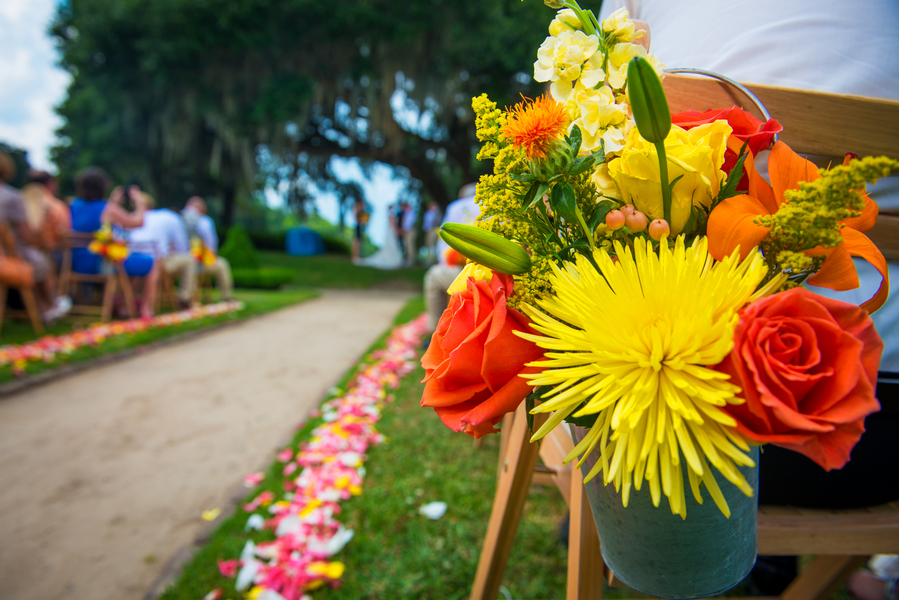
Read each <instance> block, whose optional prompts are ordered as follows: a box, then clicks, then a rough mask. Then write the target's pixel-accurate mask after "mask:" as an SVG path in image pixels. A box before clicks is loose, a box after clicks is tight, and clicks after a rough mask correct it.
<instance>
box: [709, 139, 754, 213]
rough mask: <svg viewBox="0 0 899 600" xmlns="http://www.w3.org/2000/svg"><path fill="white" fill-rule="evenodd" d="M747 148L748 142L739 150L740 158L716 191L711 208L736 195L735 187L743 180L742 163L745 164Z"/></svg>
mask: <svg viewBox="0 0 899 600" xmlns="http://www.w3.org/2000/svg"><path fill="white" fill-rule="evenodd" d="M748 147H749V142H744V143H743V147H742V148H740V157H739V158H737V163H736V164H735V165H734V168H733V169H731V172H730V175H728V176H727V179H726V180H725V181H724V185H723V186H721V189H720V190H719V191H718V197H717V198H716V199H715V203H714V204H713V205H712V208H714V207H715V206H717V205H718V203H719V202H721V201H722V200H727V199H728V198H733V197H734V196H736V195H737V186H738V185H740V180H741V179H742V178H743V163H744V162H746V156H747V154H748Z"/></svg>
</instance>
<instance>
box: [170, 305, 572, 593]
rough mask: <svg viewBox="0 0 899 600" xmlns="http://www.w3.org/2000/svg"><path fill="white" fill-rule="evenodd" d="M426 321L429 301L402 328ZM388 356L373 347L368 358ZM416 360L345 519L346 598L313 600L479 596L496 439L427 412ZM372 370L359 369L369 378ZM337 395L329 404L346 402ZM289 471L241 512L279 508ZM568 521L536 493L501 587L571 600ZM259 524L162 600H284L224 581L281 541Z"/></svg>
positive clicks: (232, 522)
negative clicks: (250, 553)
mask: <svg viewBox="0 0 899 600" xmlns="http://www.w3.org/2000/svg"><path fill="white" fill-rule="evenodd" d="M421 310H422V305H421V298H418V299H413V300H412V301H410V303H409V304H407V306H406V307H405V308H404V309H403V311H402V312H401V313H400V315H399V316H398V317H397V319H396V321H395V323H403V322H407V321H409V320H410V319H411V318H413V317H414V316H415V315H417V314H419V313H420V312H421ZM384 337H386V334H385V336H384ZM382 339H383V338H382ZM382 346H383V344H382V343H376V344H375V345H374V346H373V347H372V348H373V349H374V348H380V347H382ZM418 354H419V353H416V358H415V363H416V367H415V370H414V371H413V372H412V374H411V375H408V376H406V377H405V378H404V379H403V381H402V382H401V383H400V387H399V389H398V390H396V391H395V392H394V395H395V398H396V399H395V401H394V402H393V403H391V404H388V405H387V406H385V409H384V411H383V412H382V414H381V420H380V421H379V422H378V425H377V427H378V431H379V432H381V433H382V434H384V435H386V436H387V437H388V438H389V439H388V441H387V443H385V444H383V445H380V446H375V447H371V448H370V449H369V456H368V458H369V460H368V461H367V463H366V469H367V470H368V473H367V474H366V478H365V485H364V492H363V494H362V495H361V496H356V497H353V498H352V499H351V500H349V501H347V502H345V503H344V504H343V505H342V507H341V509H342V512H341V514H340V517H339V518H340V520H341V521H342V522H343V524H344V527H345V528H346V529H352V530H354V531H355V532H356V536H355V537H354V539H353V540H352V541H351V542H350V543H349V544H348V545H347V546H346V547H345V548H344V549H343V551H342V552H341V553H340V554H339V555H337V557H335V558H334V559H332V560H339V561H340V562H342V563H344V564H345V565H346V571H345V573H344V575H343V577H342V579H341V581H340V587H338V588H337V589H330V588H329V587H328V586H324V587H323V588H321V589H319V590H316V591H314V592H307V594H310V595H311V596H312V597H313V598H314V600H349V599H358V598H441V599H444V598H447V599H451V598H467V596H468V594H469V592H470V590H471V583H472V581H473V579H474V571H475V568H476V566H477V560H478V556H479V553H480V548H481V544H482V543H483V538H484V534H485V533H486V528H487V522H488V519H489V516H490V509H491V506H492V503H493V495H494V493H495V489H496V458H497V453H498V450H499V436H488V437H487V438H485V443H484V444H483V447H481V448H480V449H479V448H477V447H476V446H475V444H474V443H473V442H472V440H471V438H469V437H467V436H464V435H460V434H456V433H453V432H452V431H450V430H449V429H447V428H446V427H445V426H444V425H443V424H442V423H441V422H440V420H439V419H438V418H437V416H436V415H435V414H434V412H433V411H432V410H429V409H422V408H421V407H420V406H419V400H420V398H421V389H422V384H421V383H420V381H421V379H422V377H423V374H424V373H423V371H422V370H421V368H420V366H418V365H417V362H418ZM369 360H370V359H369V358H366V359H365V360H363V361H361V362H360V365H361V368H365V365H366V364H367V363H368V361H369ZM359 368H360V367H354V368H353V369H352V370H351V371H350V372H349V373H348V374H347V376H345V377H344V379H343V380H342V382H341V383H340V384H339V385H340V386H341V387H343V386H345V385H346V383H347V382H348V381H349V380H350V378H351V376H352V374H354V373H357V372H358V370H359ZM333 391H334V393H333V394H332V395H331V396H330V397H331V398H333V397H336V396H339V395H340V394H341V393H342V392H341V390H340V389H335V390H333ZM322 422H323V421H322V419H321V418H311V419H310V420H309V421H307V422H306V423H305V425H302V426H301V427H300V428H299V430H298V431H297V432H296V434H295V436H294V439H293V441H292V443H291V444H290V445H289V446H287V447H285V450H289V451H290V452H293V450H295V449H296V448H297V446H298V445H299V444H300V443H301V442H302V441H304V440H308V439H309V438H310V436H311V433H312V431H313V430H314V429H315V428H316V427H318V426H319V425H321V423H322ZM285 456H286V453H285ZM286 464H289V463H286ZM284 469H285V463H282V462H279V461H277V460H276V461H275V462H273V464H272V465H271V466H270V467H269V468H268V470H267V472H266V473H265V474H264V479H263V481H262V482H261V483H260V484H259V485H258V487H256V488H255V489H253V490H250V491H249V492H248V493H247V495H246V497H245V499H244V500H243V501H242V502H241V503H240V504H241V505H243V504H247V503H250V502H252V501H253V500H255V499H257V498H259V496H260V494H262V493H264V492H266V491H269V492H271V493H272V494H273V495H275V496H273V498H274V497H280V494H283V484H284V481H285V476H284ZM293 476H294V477H296V473H294V474H293ZM264 498H265V497H264ZM264 498H263V499H264ZM435 500H443V501H446V502H447V503H448V505H449V508H448V511H447V514H446V516H445V517H444V518H442V519H440V520H436V521H432V520H429V519H428V518H426V517H425V516H423V515H422V514H420V513H419V507H420V506H421V505H424V504H428V503H430V502H431V501H435ZM269 506H271V505H269ZM276 510H277V509H276ZM565 510H566V509H565V504H564V500H562V498H561V495H560V494H559V493H558V491H556V490H555V488H541V487H534V488H533V489H532V490H531V493H530V494H529V497H528V502H527V505H526V508H525V514H524V517H523V519H522V522H521V525H520V527H519V534H518V536H517V537H516V545H515V550H514V551H513V553H512V557H511V558H510V560H509V565H508V567H507V570H506V577H505V581H504V582H505V585H506V587H507V588H508V589H509V590H511V593H513V594H514V596H515V597H523V598H561V597H564V595H565V577H566V572H565V568H566V557H567V552H566V550H565V548H564V547H563V546H562V545H560V544H559V543H558V542H557V532H558V526H559V523H560V521H561V519H562V518H563V517H564V514H565ZM251 514H257V515H260V516H262V517H265V518H269V517H271V513H270V512H269V510H268V508H266V507H262V506H261V502H260V506H259V507H257V508H256V510H255V511H253V512H252V513H248V512H246V511H244V510H241V509H238V510H237V512H236V514H232V515H231V516H227V517H226V516H223V517H221V519H222V521H221V525H220V526H219V527H218V529H217V530H216V531H215V532H214V533H212V534H211V535H210V536H208V540H209V541H208V543H205V545H204V546H203V547H202V548H200V549H199V550H198V551H197V553H196V554H195V555H194V557H193V560H192V561H191V562H190V564H188V565H187V566H186V567H185V568H184V570H183V571H182V573H181V576H180V578H179V579H178V581H177V582H176V583H175V584H174V585H172V586H170V587H169V588H168V589H167V590H166V591H165V593H164V594H163V595H162V598H163V600H187V599H197V598H203V597H204V594H211V595H210V596H209V597H210V598H220V599H221V600H236V599H239V598H242V597H246V598H254V599H255V600H266V599H269V600H278V596H274V595H271V594H266V595H263V594H262V593H261V592H259V591H257V592H256V593H255V594H250V593H247V592H245V593H240V592H237V591H235V589H234V584H235V579H233V578H231V579H229V578H226V577H224V576H222V575H221V574H220V573H219V570H218V566H217V563H218V561H219V560H228V559H233V558H236V557H238V556H239V555H240V554H241V551H242V549H243V548H244V547H245V544H246V541H247V540H248V539H253V540H254V543H262V542H264V541H267V540H273V539H274V536H273V535H272V534H271V532H270V531H266V532H253V533H252V534H250V533H246V532H245V531H244V527H245V525H246V524H247V523H248V519H249V517H250V516H251ZM256 520H258V519H256ZM237 570H238V571H239V569H237ZM216 590H217V591H216ZM282 597H283V596H282Z"/></svg>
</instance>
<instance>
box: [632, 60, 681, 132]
mask: <svg viewBox="0 0 899 600" xmlns="http://www.w3.org/2000/svg"><path fill="white" fill-rule="evenodd" d="M627 91H628V96H629V97H630V100H631V110H633V112H634V121H636V123H637V129H638V130H639V131H640V135H641V136H643V139H645V140H646V141H647V142H649V143H651V144H659V143H662V142H664V141H665V138H666V137H668V132H669V131H671V111H669V110H668V99H667V98H665V91H664V90H663V89H662V80H661V79H659V76H658V75H657V74H656V70H655V69H653V68H652V65H651V64H649V61H647V60H646V59H645V58H641V57H639V56H635V57H634V58H632V59H631V61H630V63H628V65H627Z"/></svg>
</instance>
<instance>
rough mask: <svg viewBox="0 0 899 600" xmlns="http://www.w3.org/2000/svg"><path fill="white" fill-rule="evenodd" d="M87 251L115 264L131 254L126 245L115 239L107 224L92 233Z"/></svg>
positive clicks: (122, 241)
mask: <svg viewBox="0 0 899 600" xmlns="http://www.w3.org/2000/svg"><path fill="white" fill-rule="evenodd" d="M87 250H88V252H91V253H92V254H96V255H97V256H99V257H101V258H104V259H106V260H109V261H112V262H115V263H120V262H123V261H124V260H125V259H126V258H128V255H129V254H131V251H130V250H129V249H128V244H127V243H126V242H125V241H124V240H122V239H120V238H118V237H116V235H115V232H113V230H112V227H110V226H109V225H108V224H106V225H103V227H101V228H100V229H98V230H97V231H96V232H94V239H93V241H91V243H90V244H88V246H87Z"/></svg>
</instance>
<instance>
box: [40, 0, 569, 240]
mask: <svg viewBox="0 0 899 600" xmlns="http://www.w3.org/2000/svg"><path fill="white" fill-rule="evenodd" d="M551 17H552V12H551V11H550V10H549V9H547V8H546V7H545V6H544V5H543V4H542V3H541V2H538V1H536V0H528V1H527V2H521V1H520V0H496V1H491V2H477V1H474V0H407V1H405V2H388V1H386V0H332V1H331V2H321V1H313V0H69V1H68V2H66V3H62V4H61V5H60V8H59V11H58V14H57V18H56V20H55V22H54V24H53V25H52V28H51V32H52V34H53V35H54V36H55V37H56V39H57V41H58V44H59V46H60V48H61V50H62V65H63V67H65V68H67V69H68V70H69V71H70V72H72V73H73V81H72V84H71V87H70V89H69V94H68V97H67V99H66V100H65V102H64V103H63V104H62V105H61V107H60V108H59V113H60V115H61V116H62V117H63V118H64V120H65V124H64V126H63V127H62V128H61V129H60V131H59V133H60V135H61V143H60V145H59V146H58V147H56V148H54V150H53V153H54V154H53V155H54V159H55V161H56V163H57V166H58V167H59V168H60V171H61V174H62V176H63V177H62V179H63V184H64V185H65V184H66V182H67V181H70V180H71V177H72V175H74V172H75V171H76V170H77V169H79V168H82V167H84V166H87V165H89V164H95V165H98V166H101V167H103V168H105V169H107V170H108V171H109V172H110V173H111V174H112V175H113V178H114V179H115V180H116V181H117V182H119V183H127V182H128V181H129V180H130V179H132V178H135V179H136V180H137V181H139V182H140V183H141V184H142V185H143V186H144V187H146V188H148V189H149V190H150V192H151V193H153V194H154V195H156V196H157V200H158V201H159V202H160V204H162V205H171V204H174V203H178V202H183V201H184V199H186V197H187V196H189V195H192V194H200V195H204V196H206V197H207V200H212V201H213V204H214V205H216V206H217V207H218V211H219V214H220V216H221V217H222V219H223V221H224V222H225V224H230V223H231V221H232V220H233V217H234V212H233V211H234V207H235V204H236V203H235V200H236V197H237V196H238V195H239V194H248V193H250V192H252V191H253V190H255V189H258V188H259V187H260V186H262V185H265V184H266V183H268V184H269V185H270V184H271V183H272V181H273V180H283V181H287V182H288V183H289V184H290V185H293V186H294V187H293V188H291V189H290V191H289V195H290V194H292V195H293V198H294V200H295V202H300V203H301V202H302V200H303V199H304V198H305V195H304V194H305V192H304V190H303V189H302V185H300V184H297V183H296V182H297V181H298V179H297V177H298V175H299V174H303V175H305V178H306V180H311V181H318V182H324V183H325V187H328V186H330V189H338V188H335V187H334V186H335V185H337V184H335V183H334V182H333V181H331V183H328V181H329V180H333V174H332V173H331V171H330V169H328V168H327V165H328V160H329V159H330V157H331V156H334V155H338V156H344V157H357V158H359V159H360V161H362V164H363V166H364V165H366V164H371V163H372V162H374V161H378V162H383V163H387V164H390V165H393V166H394V167H395V168H396V169H398V170H399V172H400V174H401V175H403V176H405V177H407V178H408V179H409V181H410V183H411V185H413V186H418V187H420V188H421V191H422V192H423V193H425V194H427V195H429V196H430V197H432V198H433V199H435V200H437V201H438V202H439V203H441V204H444V205H445V204H446V203H447V202H448V201H450V200H452V199H453V198H455V191H456V190H457V189H458V188H459V186H460V185H462V184H463V183H466V182H468V181H471V180H472V179H473V178H474V176H475V175H476V174H477V173H478V172H480V171H482V170H486V169H479V167H478V165H476V163H475V162H474V160H473V156H474V149H475V147H476V143H477V141H476V139H475V136H474V115H473V113H472V110H471V106H470V102H471V97H472V96H473V95H477V94H480V93H483V92H487V93H489V94H490V96H491V98H492V99H494V100H496V101H497V102H499V103H500V104H511V103H514V102H516V101H518V100H519V99H520V94H525V95H529V96H531V97H533V96H534V95H536V94H539V93H540V91H541V89H540V87H539V86H538V85H537V84H534V83H533V81H532V78H531V76H530V74H531V70H532V67H531V65H532V64H533V61H534V58H535V52H536V48H537V46H538V45H539V43H540V41H541V40H542V39H543V37H544V36H545V34H546V26H547V24H548V23H549V20H550V19H551Z"/></svg>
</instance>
